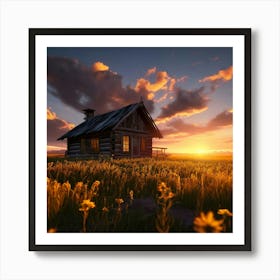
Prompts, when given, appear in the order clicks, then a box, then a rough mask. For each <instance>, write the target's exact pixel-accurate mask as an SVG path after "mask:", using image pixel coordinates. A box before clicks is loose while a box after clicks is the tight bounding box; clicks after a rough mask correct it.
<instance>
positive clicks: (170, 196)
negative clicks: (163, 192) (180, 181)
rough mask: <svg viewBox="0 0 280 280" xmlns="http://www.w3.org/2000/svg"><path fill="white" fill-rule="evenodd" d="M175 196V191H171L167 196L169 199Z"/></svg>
mask: <svg viewBox="0 0 280 280" xmlns="http://www.w3.org/2000/svg"><path fill="white" fill-rule="evenodd" d="M174 196H175V194H174V193H173V192H170V193H169V194H168V196H167V199H170V198H173V197H174Z"/></svg>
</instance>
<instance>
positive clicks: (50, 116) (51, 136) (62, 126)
mask: <svg viewBox="0 0 280 280" xmlns="http://www.w3.org/2000/svg"><path fill="white" fill-rule="evenodd" d="M74 126H75V125H74V124H72V123H69V122H67V121H65V120H63V119H60V118H58V117H57V115H56V113H55V112H53V111H52V110H51V108H47V140H48V145H49V146H59V147H64V146H65V144H64V143H63V144H62V142H58V141H57V138H59V137H60V136H61V135H63V134H64V133H66V132H67V131H69V130H70V129H72V128H73V127H74ZM60 143H61V144H60Z"/></svg>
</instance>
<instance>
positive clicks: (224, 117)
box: [208, 111, 232, 128]
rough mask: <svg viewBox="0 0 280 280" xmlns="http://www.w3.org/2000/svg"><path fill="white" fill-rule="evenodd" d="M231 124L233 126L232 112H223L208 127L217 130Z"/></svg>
mask: <svg viewBox="0 0 280 280" xmlns="http://www.w3.org/2000/svg"><path fill="white" fill-rule="evenodd" d="M231 124H232V112H230V111H223V112H222V113H220V114H218V115H217V116H216V117H215V118H213V119H212V120H211V121H210V122H209V123H208V127H213V128H217V127H223V126H227V125H231Z"/></svg>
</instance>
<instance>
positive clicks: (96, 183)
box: [92, 180, 100, 188]
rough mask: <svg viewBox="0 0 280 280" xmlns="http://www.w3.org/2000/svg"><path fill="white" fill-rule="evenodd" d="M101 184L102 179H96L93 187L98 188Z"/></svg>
mask: <svg viewBox="0 0 280 280" xmlns="http://www.w3.org/2000/svg"><path fill="white" fill-rule="evenodd" d="M99 185H100V181H98V180H96V181H95V182H94V183H93V184H92V188H98V187H99Z"/></svg>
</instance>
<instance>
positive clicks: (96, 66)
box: [91, 61, 109, 72]
mask: <svg viewBox="0 0 280 280" xmlns="http://www.w3.org/2000/svg"><path fill="white" fill-rule="evenodd" d="M91 68H92V71H93V72H99V71H108V70H109V66H107V65H105V64H104V63H103V62H100V61H97V62H95V63H93V64H92V66H91Z"/></svg>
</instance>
